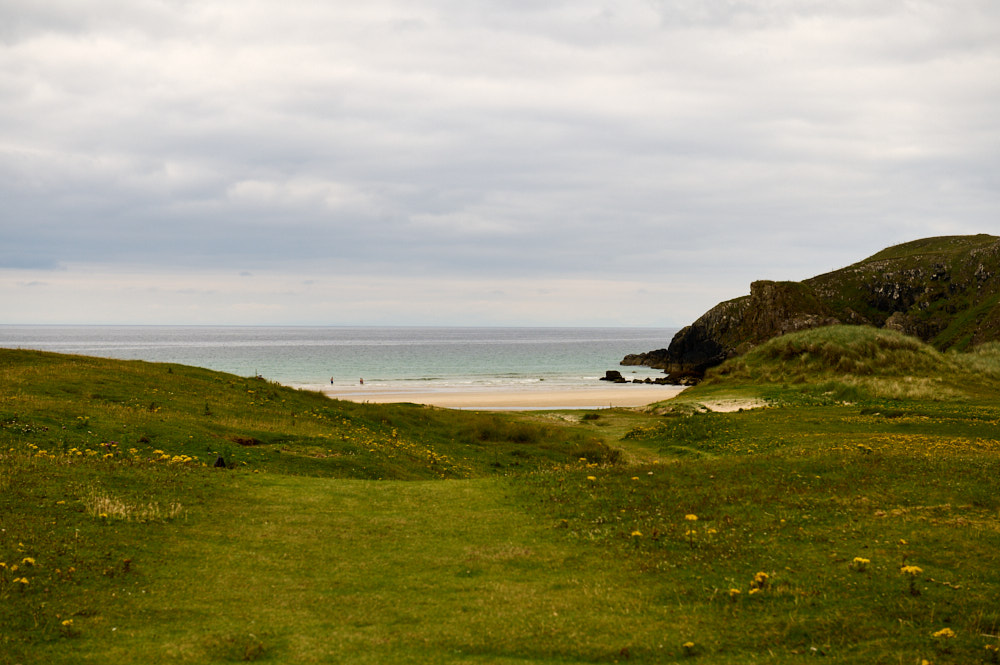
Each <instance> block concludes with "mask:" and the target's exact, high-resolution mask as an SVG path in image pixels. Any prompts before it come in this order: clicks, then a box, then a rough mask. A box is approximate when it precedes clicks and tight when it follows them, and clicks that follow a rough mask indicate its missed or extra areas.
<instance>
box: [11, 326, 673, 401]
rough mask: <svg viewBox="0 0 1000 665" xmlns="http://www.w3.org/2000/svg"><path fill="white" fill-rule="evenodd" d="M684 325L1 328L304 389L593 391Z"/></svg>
mask: <svg viewBox="0 0 1000 665" xmlns="http://www.w3.org/2000/svg"><path fill="white" fill-rule="evenodd" d="M675 332H677V329H676V328H515V327H496V328H475V327H457V328H453V327H350V326H345V327H338V326H331V327H305V326H290V327H278V326H262V327H251V326H68V325H0V347H6V348H20V349H38V350H44V351H56V352H59V353H69V354H80V355H88V356H100V357H105V358H119V359H126V360H147V361H151V362H167V363H180V364H183V365H194V366H197V367H204V368H208V369H213V370H219V371H222V372H228V373H231V374H236V375H238V376H247V377H249V376H262V377H264V378H266V379H269V380H272V381H276V382H278V383H281V384H283V385H287V386H291V387H294V388H301V389H312V390H330V389H343V388H345V387H348V386H358V385H359V384H360V382H361V381H362V380H363V381H364V384H365V385H366V386H371V387H373V388H380V389H385V390H399V391H402V392H453V391H466V390H469V391H472V390H497V389H499V390H531V389H544V390H550V389H558V390H564V389H572V388H582V387H595V386H597V385H599V384H598V383H597V381H598V380H599V379H600V378H601V377H603V376H604V373H605V371H606V370H610V369H617V370H619V371H621V372H622V374H623V375H626V376H629V377H630V378H632V377H631V375H633V374H635V375H636V376H637V377H638V378H645V377H646V376H650V377H656V376H662V373H661V372H659V371H658V370H649V369H645V368H635V367H628V368H623V367H619V362H620V361H621V359H622V358H623V357H624V356H625V355H626V354H629V353H642V352H645V351H650V350H653V349H659V348H663V347H666V346H667V345H668V344H669V342H670V339H671V338H672V337H673V335H674V333H675Z"/></svg>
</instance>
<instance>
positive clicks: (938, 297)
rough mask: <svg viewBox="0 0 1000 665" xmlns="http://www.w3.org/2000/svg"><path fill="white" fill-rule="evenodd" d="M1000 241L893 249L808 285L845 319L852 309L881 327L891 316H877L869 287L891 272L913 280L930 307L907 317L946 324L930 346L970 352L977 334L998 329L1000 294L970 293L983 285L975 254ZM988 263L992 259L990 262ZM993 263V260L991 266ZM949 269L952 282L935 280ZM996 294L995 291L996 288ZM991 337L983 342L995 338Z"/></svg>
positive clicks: (946, 239) (968, 239) (949, 239)
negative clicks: (941, 269) (957, 286)
mask: <svg viewBox="0 0 1000 665" xmlns="http://www.w3.org/2000/svg"><path fill="white" fill-rule="evenodd" d="M996 242H997V237H996V236H990V235H986V234H979V235H975V236H942V237H937V238H924V239H921V240H915V241H912V242H908V243H903V244H901V245H896V246H894V247H889V248H886V249H884V250H882V251H881V252H879V253H877V254H875V255H873V256H871V257H869V258H867V259H864V260H863V261H859V262H858V263H855V264H853V265H851V266H848V267H846V268H842V269H840V270H835V271H833V272H830V273H826V274H823V275H818V276H816V277H812V278H810V279H807V280H805V281H804V284H808V285H811V286H813V287H814V288H816V289H817V290H819V291H822V292H824V293H826V294H827V298H828V302H829V304H830V306H831V307H833V309H834V310H836V311H837V312H840V315H841V316H843V315H844V313H845V312H846V310H847V309H848V308H850V309H853V310H855V311H857V312H859V313H860V314H862V315H863V316H865V317H866V318H867V319H868V320H870V321H872V322H874V323H876V324H878V325H881V324H882V323H883V322H884V321H885V318H886V316H888V315H889V314H890V312H885V311H881V312H880V311H879V310H878V309H877V308H876V307H874V304H873V303H872V302H871V298H872V293H871V284H872V283H878V282H880V281H883V280H884V275H885V273H886V272H887V271H891V273H892V274H894V275H896V277H897V278H898V279H899V280H900V281H901V282H902V283H903V284H904V288H907V287H912V286H913V285H912V284H906V283H907V282H908V281H909V280H910V279H913V277H914V275H920V277H919V278H917V279H916V283H917V284H919V288H918V289H917V291H918V292H920V293H922V294H923V295H922V296H921V298H923V299H924V300H925V301H926V303H925V305H924V306H923V307H920V308H919V309H915V310H914V311H911V312H909V313H910V314H915V315H917V316H918V317H919V318H920V319H922V320H924V321H926V322H933V323H934V324H935V325H936V324H937V322H939V321H946V322H947V323H948V325H947V326H946V327H945V328H944V329H943V330H942V331H941V332H940V333H938V334H937V335H936V336H935V337H934V339H933V340H931V343H932V344H933V345H934V346H935V347H937V348H939V349H948V348H955V349H957V350H965V349H966V348H968V347H969V346H970V344H971V343H972V340H973V336H974V334H975V332H976V330H977V329H979V328H980V327H981V326H984V325H985V326H986V327H987V328H989V329H993V328H995V326H996V324H995V323H994V322H992V318H993V317H996V316H998V314H997V311H996V310H997V307H998V304H1000V294H998V293H995V292H992V293H990V292H986V293H984V292H982V285H981V284H980V285H979V286H978V288H971V287H970V285H976V284H977V283H978V282H979V280H978V279H976V277H975V275H974V273H975V271H976V270H977V268H978V267H979V263H978V261H976V260H973V253H974V252H977V251H983V250H986V249H987V248H989V247H991V246H992V245H995V243H996ZM986 261H987V263H988V264H989V263H990V259H988V258H987V259H986ZM992 261H993V263H995V259H993V260H992ZM940 266H947V267H948V268H949V271H950V277H949V279H947V280H938V279H934V278H932V277H931V276H932V275H935V274H936V273H938V271H939V267H940ZM954 284H965V285H966V287H967V288H966V289H965V290H964V291H956V290H955V289H954V288H953V285H954ZM994 288H995V287H994ZM994 337H995V335H994V334H993V333H992V332H990V333H987V336H986V337H985V339H991V338H994Z"/></svg>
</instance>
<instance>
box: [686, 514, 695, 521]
mask: <svg viewBox="0 0 1000 665" xmlns="http://www.w3.org/2000/svg"><path fill="white" fill-rule="evenodd" d="M684 519H686V520H687V521H688V522H697V521H698V516H697V515H685V516H684Z"/></svg>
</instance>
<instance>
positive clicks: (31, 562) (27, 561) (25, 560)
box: [21, 556, 35, 566]
mask: <svg viewBox="0 0 1000 665" xmlns="http://www.w3.org/2000/svg"><path fill="white" fill-rule="evenodd" d="M21 563H23V564H24V565H26V566H34V565H35V560H34V559H33V558H32V557H30V556H26V557H24V558H23V559H21Z"/></svg>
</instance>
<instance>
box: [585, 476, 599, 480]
mask: <svg viewBox="0 0 1000 665" xmlns="http://www.w3.org/2000/svg"><path fill="white" fill-rule="evenodd" d="M587 480H591V481H593V480H597V476H587Z"/></svg>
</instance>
